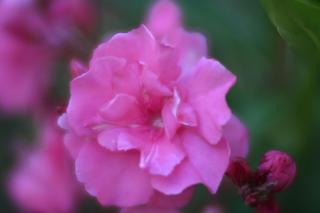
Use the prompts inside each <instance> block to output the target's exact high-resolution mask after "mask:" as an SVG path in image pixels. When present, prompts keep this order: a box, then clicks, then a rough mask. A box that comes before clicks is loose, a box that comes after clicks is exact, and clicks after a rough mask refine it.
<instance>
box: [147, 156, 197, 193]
mask: <svg viewBox="0 0 320 213" xmlns="http://www.w3.org/2000/svg"><path fill="white" fill-rule="evenodd" d="M151 182H152V186H153V187H154V188H155V189H157V190H158V191H160V192H162V193H163V194H166V195H177V194H180V193H181V192H182V191H183V190H185V189H186V188H188V187H189V186H192V185H195V184H197V183H201V177H200V176H199V174H198V172H197V171H196V169H195V167H194V166H193V165H192V164H191V162H190V161H189V160H188V159H185V160H183V161H182V162H181V163H180V164H179V165H178V166H177V167H176V168H175V169H174V170H173V172H172V173H171V174H170V175H169V176H167V177H165V176H153V177H152V179H151Z"/></svg>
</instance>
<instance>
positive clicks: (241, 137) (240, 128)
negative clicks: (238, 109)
mask: <svg viewBox="0 0 320 213" xmlns="http://www.w3.org/2000/svg"><path fill="white" fill-rule="evenodd" d="M223 135H224V137H225V139H226V140H227V142H228V143H229V145H230V149H231V158H236V157H241V158H245V157H246V156H247V154H248V151H249V134H248V130H247V128H246V127H245V126H244V125H243V123H241V121H240V120H239V119H238V118H237V117H236V116H234V115H232V117H231V119H230V120H229V122H228V123H227V124H226V125H225V126H224V127H223Z"/></svg>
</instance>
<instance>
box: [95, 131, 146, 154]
mask: <svg viewBox="0 0 320 213" xmlns="http://www.w3.org/2000/svg"><path fill="white" fill-rule="evenodd" d="M145 138H146V135H145V134H144V132H143V131H141V130H138V129H130V128H110V129H106V130H104V131H102V132H101V133H100V134H99V135H98V143H99V144H100V145H101V146H102V147H104V148H107V149H108V150H110V151H128V150H131V149H141V148H143V146H144V145H145V144H146V142H145Z"/></svg>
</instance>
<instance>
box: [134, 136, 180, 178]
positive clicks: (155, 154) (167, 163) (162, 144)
mask: <svg viewBox="0 0 320 213" xmlns="http://www.w3.org/2000/svg"><path fill="white" fill-rule="evenodd" d="M141 151H142V153H141V159H140V164H139V165H140V167H141V168H146V169H148V170H149V172H150V173H151V174H155V175H163V176H167V175H169V174H170V173H171V172H172V171H173V169H174V167H175V166H176V165H178V164H179V163H180V162H181V161H182V160H183V158H184V157H185V153H184V151H183V150H182V148H181V145H180V141H179V139H178V138H175V139H174V140H173V141H171V140H168V139H167V138H166V137H163V138H161V139H159V140H158V141H154V142H153V143H152V144H151V145H150V146H149V147H148V146H145V147H144V149H143V150H141Z"/></svg>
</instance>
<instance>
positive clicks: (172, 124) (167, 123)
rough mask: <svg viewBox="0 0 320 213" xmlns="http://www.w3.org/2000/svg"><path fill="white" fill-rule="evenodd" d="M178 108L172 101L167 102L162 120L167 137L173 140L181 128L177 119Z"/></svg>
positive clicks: (163, 109)
mask: <svg viewBox="0 0 320 213" xmlns="http://www.w3.org/2000/svg"><path fill="white" fill-rule="evenodd" d="M177 108H178V106H175V104H174V103H172V101H167V103H165V105H164V106H163V108H162V112H161V114H162V120H163V126H164V130H165V133H166V136H167V137H168V138H169V139H171V138H173V137H174V135H175V134H176V131H177V129H178V128H179V123H178V121H177V118H176V114H177V112H176V111H177Z"/></svg>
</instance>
